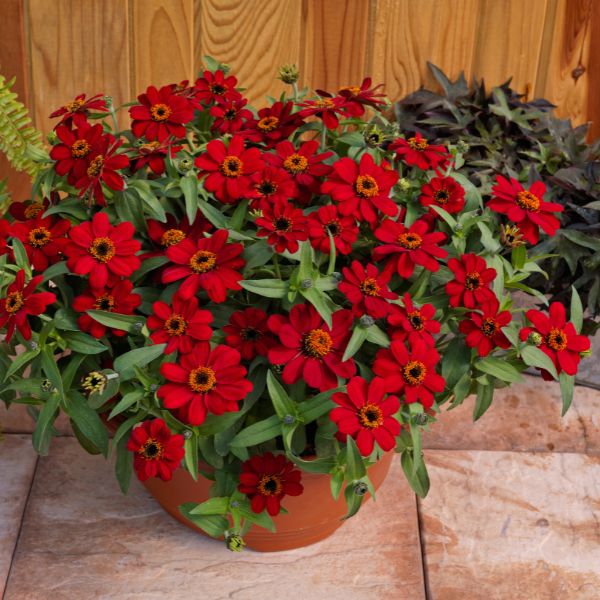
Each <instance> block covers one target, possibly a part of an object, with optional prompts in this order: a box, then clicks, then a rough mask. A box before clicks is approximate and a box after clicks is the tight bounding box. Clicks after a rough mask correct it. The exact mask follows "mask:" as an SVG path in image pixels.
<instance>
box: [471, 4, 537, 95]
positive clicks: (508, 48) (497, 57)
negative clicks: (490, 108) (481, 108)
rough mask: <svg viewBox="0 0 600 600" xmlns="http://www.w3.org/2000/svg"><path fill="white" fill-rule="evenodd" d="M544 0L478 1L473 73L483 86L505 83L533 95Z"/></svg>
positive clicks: (490, 86) (489, 86) (488, 86)
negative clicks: (509, 82)
mask: <svg viewBox="0 0 600 600" xmlns="http://www.w3.org/2000/svg"><path fill="white" fill-rule="evenodd" d="M546 6H547V0H528V1H527V2H523V0H503V1H502V2H498V1H497V0H481V2H480V7H479V17H478V23H477V37H476V42H475V50H474V52H475V53H474V57H473V75H474V76H475V77H477V78H478V79H481V78H484V80H485V84H486V88H487V89H488V90H489V89H491V88H492V87H495V86H498V85H501V84H503V83H505V82H506V81H507V80H508V79H510V78H511V77H512V83H511V87H512V88H513V89H516V90H517V91H518V92H522V93H526V94H527V96H528V97H529V99H530V100H531V99H532V98H533V91H534V89H535V85H536V76H537V70H538V62H539V56H540V49H541V46H542V35H543V33H544V17H545V14H546Z"/></svg>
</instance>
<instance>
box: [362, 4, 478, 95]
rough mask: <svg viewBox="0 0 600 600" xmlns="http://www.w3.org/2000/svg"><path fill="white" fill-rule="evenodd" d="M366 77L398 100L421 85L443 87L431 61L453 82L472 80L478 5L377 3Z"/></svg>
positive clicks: (437, 88)
mask: <svg viewBox="0 0 600 600" xmlns="http://www.w3.org/2000/svg"><path fill="white" fill-rule="evenodd" d="M373 2H376V8H375V9H374V10H373V9H372V10H371V13H372V14H373V13H374V15H373V18H374V19H375V23H374V26H371V27H370V32H371V33H370V36H369V37H370V39H369V51H368V52H367V65H366V71H367V72H366V74H367V75H371V77H373V82H374V83H385V92H386V94H387V95H388V97H389V99H390V100H392V101H394V100H399V99H400V98H402V97H404V96H406V95H407V94H409V93H410V92H413V91H415V90H416V89H418V88H419V87H420V86H421V85H423V86H425V88H427V89H429V90H434V91H439V90H440V89H441V88H440V86H439V84H438V83H437V81H436V80H435V78H434V77H433V74H432V72H431V70H430V69H429V67H428V66H427V62H428V61H429V62H431V63H433V64H434V65H435V66H436V67H439V68H440V69H442V71H443V72H444V73H445V74H446V75H447V76H448V77H449V78H450V79H451V80H455V79H457V78H458V76H459V75H460V72H461V71H463V70H464V71H465V77H466V78H467V81H470V75H471V71H472V67H471V64H472V58H473V47H474V39H475V28H476V23H477V10H478V4H479V2H478V0H454V1H453V2H439V1H437V0H402V1H401V2H398V1H396V0H373Z"/></svg>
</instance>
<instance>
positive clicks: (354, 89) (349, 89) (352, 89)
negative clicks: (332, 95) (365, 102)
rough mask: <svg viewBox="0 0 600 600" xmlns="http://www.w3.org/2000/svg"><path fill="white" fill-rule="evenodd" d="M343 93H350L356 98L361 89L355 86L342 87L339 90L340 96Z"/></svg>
mask: <svg viewBox="0 0 600 600" xmlns="http://www.w3.org/2000/svg"><path fill="white" fill-rule="evenodd" d="M341 92H350V95H352V96H356V94H360V92H361V89H360V88H359V87H356V86H355V85H353V86H350V87H341V88H340V89H339V90H338V94H339V93H341Z"/></svg>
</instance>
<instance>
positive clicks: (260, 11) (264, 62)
mask: <svg viewBox="0 0 600 600" xmlns="http://www.w3.org/2000/svg"><path fill="white" fill-rule="evenodd" d="M301 8H302V5H301V2H299V1H298V0H228V1H227V2H223V0H202V2H201V9H200V39H199V40H198V38H196V44H197V45H199V46H200V49H201V53H200V56H203V55H210V56H212V57H213V58H214V59H215V60H218V61H219V62H223V63H227V64H229V65H231V68H232V71H231V73H232V75H235V76H236V77H237V79H238V82H239V85H240V86H241V87H244V88H247V89H246V91H245V92H244V96H245V97H247V98H248V101H249V103H250V104H254V105H255V106H256V107H257V108H262V107H263V106H264V105H265V102H266V100H265V98H264V95H265V94H269V95H270V96H273V97H278V96H279V95H280V94H281V92H282V91H283V90H284V89H287V91H288V92H289V86H286V85H285V84H284V83H282V82H281V81H279V79H275V76H276V75H277V68H278V67H279V66H280V65H282V64H284V63H288V62H289V63H297V62H298V59H299V49H300V31H301Z"/></svg>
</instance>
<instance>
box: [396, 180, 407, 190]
mask: <svg viewBox="0 0 600 600" xmlns="http://www.w3.org/2000/svg"><path fill="white" fill-rule="evenodd" d="M396 187H397V188H399V189H400V190H401V191H402V192H406V191H408V190H409V189H410V182H409V181H407V180H406V179H404V177H403V178H402V179H400V180H399V181H398V183H397V184H396Z"/></svg>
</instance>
